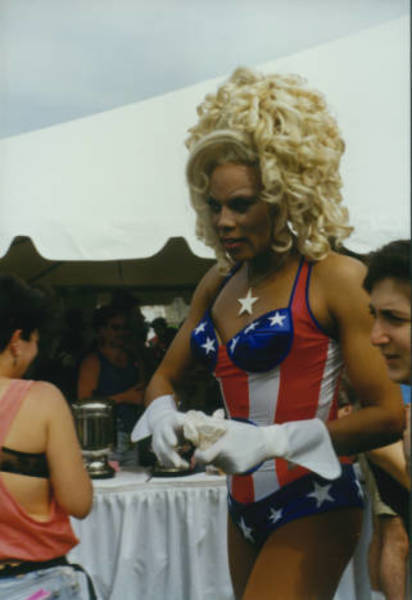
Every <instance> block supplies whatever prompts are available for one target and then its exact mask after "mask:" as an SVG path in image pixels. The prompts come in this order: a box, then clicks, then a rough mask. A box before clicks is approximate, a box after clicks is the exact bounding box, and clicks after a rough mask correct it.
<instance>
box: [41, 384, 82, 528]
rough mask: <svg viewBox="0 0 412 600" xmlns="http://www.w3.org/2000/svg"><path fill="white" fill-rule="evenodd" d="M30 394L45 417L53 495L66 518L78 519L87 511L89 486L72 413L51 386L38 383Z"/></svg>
mask: <svg viewBox="0 0 412 600" xmlns="http://www.w3.org/2000/svg"><path fill="white" fill-rule="evenodd" d="M32 394H33V395H34V394H35V395H37V396H38V399H37V400H38V405H39V410H43V411H44V413H45V416H46V439H47V441H46V456H47V462H48V465H49V471H50V483H51V486H52V488H53V494H54V496H55V498H56V500H57V502H58V503H59V504H60V506H61V507H62V508H64V509H65V510H66V511H67V512H68V513H69V514H70V515H72V516H74V517H77V518H78V519H82V518H84V517H86V516H87V515H88V513H89V512H90V509H91V506H92V499H93V487H92V484H91V481H90V478H89V475H88V473H87V471H86V469H85V467H84V464H83V458H82V454H81V450H80V446H79V442H78V439H77V434H76V430H75V427H74V422H73V417H72V414H71V412H70V409H69V407H68V405H67V402H66V400H65V399H64V397H63V395H62V394H61V393H60V391H59V390H58V389H57V388H56V387H55V386H54V385H52V384H50V383H45V382H38V383H36V384H34V386H33V392H32Z"/></svg>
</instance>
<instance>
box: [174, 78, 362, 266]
mask: <svg viewBox="0 0 412 600" xmlns="http://www.w3.org/2000/svg"><path fill="white" fill-rule="evenodd" d="M197 112H198V115H199V119H198V122H197V124H196V125H195V126H194V127H191V128H190V129H189V134H190V135H189V138H188V139H187V140H186V145H187V147H188V149H189V151H190V155H189V159H188V163H187V170H186V175H187V180H188V184H189V189H190V197H191V202H192V205H193V208H194V209H195V211H196V213H197V222H196V233H197V236H198V237H199V239H200V240H202V241H203V242H204V243H205V244H207V245H208V246H211V247H212V248H213V249H214V251H215V253H216V258H217V260H218V263H219V264H220V267H221V269H222V270H223V271H225V270H227V269H228V268H229V267H230V266H231V262H230V259H229V258H228V256H227V255H226V253H225V252H224V250H223V248H222V246H221V244H220V242H219V239H218V236H217V232H216V231H215V229H214V227H213V226H212V221H211V213H210V209H209V207H208V205H207V203H206V198H207V194H208V189H209V181H210V176H211V173H212V171H213V170H214V168H215V167H216V166H217V165H220V164H223V163H226V162H235V163H241V164H248V165H251V166H255V167H256V168H257V169H258V171H259V174H260V178H261V182H262V190H261V193H260V198H261V199H262V200H264V201H265V202H269V203H270V204H273V205H275V206H276V207H277V212H276V218H275V219H274V230H273V244H272V248H273V250H274V251H275V252H277V253H284V252H288V251H289V250H290V249H291V248H292V247H295V248H297V250H298V251H299V252H300V253H301V254H303V255H304V256H305V257H307V258H308V259H309V260H321V259H322V258H324V257H325V256H326V255H327V254H328V253H329V251H330V250H331V248H332V247H333V248H335V247H337V246H339V245H340V244H341V242H342V240H344V239H345V238H346V237H347V236H348V235H349V234H350V233H351V231H352V227H349V226H348V213H347V209H346V208H344V207H343V206H342V205H341V202H342V195H341V192H340V190H341V187H342V181H341V177H340V174H339V163H340V159H341V156H342V154H343V152H344V149H345V144H344V142H343V140H342V138H341V137H340V133H339V130H338V127H337V124H336V121H335V119H334V118H333V117H332V116H331V115H330V113H329V112H328V110H327V106H326V103H325V100H324V98H323V96H322V95H321V94H320V93H319V92H317V91H314V90H311V89H308V88H307V87H306V83H305V80H304V79H303V78H301V77H299V76H297V75H279V74H277V75H261V74H259V73H256V72H254V71H251V70H250V69H246V68H239V69H236V71H235V72H234V73H233V75H232V76H231V77H230V79H228V81H226V82H225V83H224V84H223V85H222V86H221V87H220V88H219V89H218V90H217V93H216V94H208V95H207V96H206V98H205V100H204V101H203V103H202V104H201V105H200V106H199V107H198V109H197Z"/></svg>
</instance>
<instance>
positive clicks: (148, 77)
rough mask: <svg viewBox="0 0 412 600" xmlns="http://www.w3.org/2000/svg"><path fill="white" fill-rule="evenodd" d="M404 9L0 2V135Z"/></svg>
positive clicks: (294, 48)
mask: <svg viewBox="0 0 412 600" xmlns="http://www.w3.org/2000/svg"><path fill="white" fill-rule="evenodd" d="M408 12H409V0H332V1H331V0H205V1H203V0H202V1H200V0H117V1H116V0H0V61H1V62H0V78H1V79H0V83H1V88H0V137H5V136H10V135H15V134H18V133H22V132H25V131H30V130H33V129H39V128H42V127H46V126H49V125H52V124H56V123H60V122H63V121H67V120H71V119H75V118H78V117H83V116H86V115H89V114H93V113H96V112H100V111H103V110H107V109H110V108H114V107H117V106H121V105H124V104H128V103H131V102H136V101H139V100H143V99H146V98H150V97H152V96H157V95H159V94H164V93H166V92H169V91H172V90H176V89H179V88H182V87H185V86H188V85H192V84H194V83H198V82H200V81H202V80H205V79H209V78H213V77H217V76H220V75H226V74H228V73H230V72H231V71H232V70H233V69H234V68H235V67H236V66H238V65H239V64H244V65H249V66H253V65H256V64H259V63H262V62H266V61H269V60H273V59H275V58H278V57H280V56H287V55H289V54H293V53H295V52H298V51H300V50H303V49H305V48H309V47H312V46H314V45H318V44H321V43H325V42H328V41H331V40H333V39H336V38H339V37H342V36H346V35H350V34H352V33H355V32H357V31H360V30H362V29H366V28H369V27H374V26H376V25H379V24H381V23H383V22H385V21H388V20H391V19H396V18H399V17H401V16H404V15H406V14H408Z"/></svg>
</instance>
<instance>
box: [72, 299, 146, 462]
mask: <svg viewBox="0 0 412 600" xmlns="http://www.w3.org/2000/svg"><path fill="white" fill-rule="evenodd" d="M127 316H128V315H127V311H122V310H121V309H120V308H118V307H115V306H103V307H100V308H98V309H97V310H96V312H95V315H94V327H95V330H96V349H95V350H94V351H93V352H90V353H89V354H88V355H86V356H85V358H84V359H83V361H82V363H81V365H80V368H79V378H78V397H79V399H85V398H91V397H92V396H95V397H99V396H100V397H104V398H111V399H112V400H113V401H114V403H115V416H116V430H117V441H116V452H115V455H114V458H115V459H117V460H118V462H119V464H120V465H121V466H133V465H136V464H137V450H136V447H135V446H134V445H132V444H131V442H130V432H131V430H132V428H133V425H134V423H135V422H136V419H138V417H139V415H140V414H141V412H142V403H143V393H144V388H145V381H146V374H145V371H144V365H143V360H141V357H139V356H133V355H132V353H131V351H130V348H129V344H128V336H129V333H130V332H129V327H128V320H127Z"/></svg>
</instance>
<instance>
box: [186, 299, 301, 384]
mask: <svg viewBox="0 0 412 600" xmlns="http://www.w3.org/2000/svg"><path fill="white" fill-rule="evenodd" d="M292 341H293V323H292V318H291V311H290V309H289V308H279V309H276V310H272V311H270V312H267V313H265V314H263V315H261V316H260V317H258V318H257V319H255V320H254V321H252V322H251V323H249V324H248V325H246V327H244V328H243V329H241V330H240V331H239V332H238V333H237V334H236V335H234V336H233V338H232V339H230V340H229V341H228V342H227V344H226V349H227V353H228V356H229V358H230V359H231V360H232V362H233V363H234V364H235V365H237V366H238V367H239V368H240V369H243V370H244V371H250V372H254V373H261V372H265V371H270V370H271V369H273V368H275V367H276V366H277V365H278V364H280V363H281V362H282V360H283V359H284V358H285V357H286V356H287V354H288V353H289V350H290V348H291V346H292ZM191 347H192V352H193V353H194V355H195V356H196V357H197V358H198V359H199V360H200V361H201V362H203V363H204V364H205V365H207V367H208V368H209V369H210V370H214V368H215V366H216V360H217V350H218V340H217V337H216V333H215V330H214V326H213V322H212V318H211V315H210V311H207V312H206V313H205V315H204V317H203V319H202V320H201V321H200V323H199V324H198V326H197V327H196V328H195V329H194V330H193V331H192V335H191Z"/></svg>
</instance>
